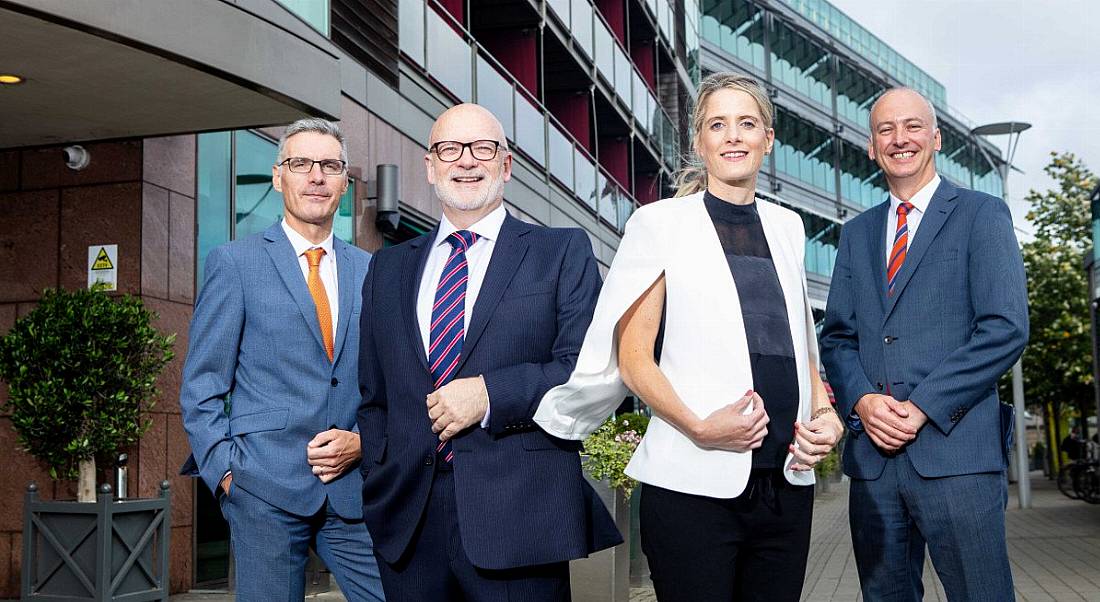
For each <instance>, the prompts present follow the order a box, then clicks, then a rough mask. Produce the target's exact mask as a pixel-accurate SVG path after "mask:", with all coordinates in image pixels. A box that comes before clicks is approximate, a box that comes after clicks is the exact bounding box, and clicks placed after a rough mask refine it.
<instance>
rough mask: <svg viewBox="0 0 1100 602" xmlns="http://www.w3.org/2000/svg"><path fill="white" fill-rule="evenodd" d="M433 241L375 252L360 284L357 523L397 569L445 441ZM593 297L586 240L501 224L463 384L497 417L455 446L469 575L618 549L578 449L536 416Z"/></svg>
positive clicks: (466, 352)
mask: <svg viewBox="0 0 1100 602" xmlns="http://www.w3.org/2000/svg"><path fill="white" fill-rule="evenodd" d="M435 236H436V232H435V231H434V230H433V231H432V232H429V233H427V234H425V235H423V236H421V237H419V238H416V239H414V240H411V241H408V242H406V243H404V244H401V245H398V246H395V247H391V248H387V249H383V250H381V251H379V252H378V254H377V255H376V256H375V258H374V260H373V262H372V264H371V265H372V267H371V270H370V272H369V275H368V277H367V280H366V283H365V284H364V286H363V299H364V301H363V307H364V311H363V314H362V327H361V330H362V337H361V339H360V345H361V346H360V356H359V364H360V368H359V379H360V389H361V393H362V399H363V402H362V405H361V406H360V409H359V428H360V433H361V435H362V437H363V458H364V461H363V464H362V467H361V469H362V472H363V475H364V483H363V516H364V519H365V520H366V522H367V527H368V529H369V530H370V532H371V536H372V537H373V538H374V542H375V551H376V552H377V553H378V554H380V555H381V556H382V558H384V559H385V560H387V561H389V562H391V563H396V562H398V561H399V560H400V559H401V558H403V557H404V555H405V554H406V553H415V550H407V548H409V542H410V541H411V539H412V537H413V533H414V531H415V530H416V527H417V525H418V524H419V522H420V519H421V516H422V515H423V513H424V509H425V505H426V503H427V499H428V493H429V491H430V489H431V486H432V479H433V475H434V471H435V466H434V462H435V450H436V446H437V444H438V441H439V440H438V436H437V435H436V434H434V433H432V431H431V421H430V420H429V419H428V410H427V405H426V403H425V397H426V396H427V395H428V394H429V393H431V392H432V391H433V390H434V388H433V386H432V378H431V373H430V371H429V369H428V362H427V357H426V355H425V353H424V345H423V342H422V339H421V336H420V329H419V326H418V325H417V318H416V300H417V294H418V290H419V287H420V280H421V276H422V274H423V271H424V265H425V262H426V260H427V257H428V252H429V250H430V246H431V243H432V241H434V240H435ZM599 288H600V277H599V273H598V271H597V268H596V262H595V259H594V257H593V256H592V245H591V243H590V242H589V240H588V237H587V235H585V233H584V232H583V231H581V230H575V229H574V230H563V229H550V228H544V227H541V226H535V225H531V224H527V223H524V222H521V221H519V220H517V219H515V218H513V217H511V216H508V217H507V218H505V221H504V224H503V226H502V227H501V229H500V236H499V238H498V239H497V241H496V244H495V246H494V248H493V255H492V258H491V259H490V261H489V267H488V271H487V273H486V275H485V280H484V282H483V283H482V286H481V290H480V292H479V294H478V297H477V302H476V305H475V306H474V307H473V314H472V315H471V318H470V327H469V331H468V332H467V333H466V338H465V341H464V343H463V346H462V356H461V358H460V360H459V365H458V371H457V373H456V376H455V378H466V377H473V376H477V375H479V374H480V375H482V376H483V377H484V379H485V385H486V388H487V389H488V392H489V403H490V408H491V409H490V419H489V424H488V428H481V426H480V425H474V426H472V427H470V428H468V429H466V430H464V431H462V432H461V433H459V434H458V435H457V436H456V437H455V438H454V439H453V443H452V448H453V450H454V453H455V457H454V483H455V496H456V501H457V507H458V517H457V520H458V524H459V529H460V532H461V534H462V541H463V544H464V546H465V551H466V555H467V557H468V558H469V559H470V561H471V562H472V563H473V564H474V565H475V566H478V567H481V568H486V569H506V568H514V567H519V566H529V565H537V564H546V563H552V562H560V561H565V560H570V559H574V558H580V557H583V556H586V555H588V554H589V553H591V552H594V551H597V550H600V549H603V548H607V547H610V546H613V545H615V544H618V543H620V542H621V541H622V538H621V537H620V536H619V533H618V531H617V530H616V528H615V525H614V522H613V521H612V520H611V517H610V515H608V513H607V510H606V508H604V506H603V504H602V503H601V502H600V500H599V498H598V497H596V495H595V493H594V492H593V491H592V488H591V487H589V485H588V484H587V483H586V482H585V480H584V478H583V475H582V474H581V466H580V459H579V455H578V453H577V452H578V450H579V447H580V446H579V443H577V442H574V441H564V440H561V439H556V438H554V437H551V436H549V435H547V434H545V433H544V432H543V431H541V430H539V429H538V428H537V427H536V426H535V424H534V422H533V421H532V420H531V418H532V416H534V413H535V410H536V409H537V408H538V404H539V400H541V399H542V396H543V394H544V393H546V391H547V390H548V389H550V388H551V387H553V386H555V385H558V384H561V383H563V382H565V381H566V380H567V379H568V378H569V375H570V374H571V373H572V371H573V366H574V364H575V363H576V359H577V353H578V352H579V350H580V346H581V341H582V340H583V339H584V333H585V330H586V329H587V328H588V323H589V322H590V321H591V319H592V312H593V309H594V307H595V303H596V297H597V295H598V293H599ZM469 310H470V308H467V311H469ZM424 528H425V529H431V528H434V526H433V525H425V526H424Z"/></svg>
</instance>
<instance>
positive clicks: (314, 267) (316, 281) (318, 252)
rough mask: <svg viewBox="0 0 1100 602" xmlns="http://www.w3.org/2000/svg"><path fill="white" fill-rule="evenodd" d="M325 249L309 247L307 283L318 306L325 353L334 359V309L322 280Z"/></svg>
mask: <svg viewBox="0 0 1100 602" xmlns="http://www.w3.org/2000/svg"><path fill="white" fill-rule="evenodd" d="M324 254H325V250H324V249H307V250H306V262H307V263H309V277H307V278H306V285H307V286H309V294H310V295H312V296H313V304H314V305H316V306H317V321H318V322H320V323H321V340H322V341H324V343H325V353H327V354H328V361H330V362H331V361H332V356H333V347H332V310H330V309H329V306H328V293H326V292H325V283H323V282H321V257H322V256H324Z"/></svg>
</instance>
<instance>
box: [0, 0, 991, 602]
mask: <svg viewBox="0 0 1100 602" xmlns="http://www.w3.org/2000/svg"><path fill="white" fill-rule="evenodd" d="M719 70H735V71H741V72H747V73H750V74H753V75H755V76H756V77H758V78H759V79H760V80H761V81H762V82H764V83H765V85H766V86H767V87H768V89H769V92H770V94H771V95H772V98H773V99H774V101H775V103H776V106H777V109H778V115H777V120H776V145H775V152H774V153H773V154H772V156H771V157H770V158H769V160H768V162H767V163H766V164H765V168H764V171H763V174H762V177H761V180H760V183H759V186H760V191H761V193H762V194H763V195H765V196H767V197H769V198H771V199H773V200H776V201H778V202H781V203H783V204H785V205H787V206H790V207H792V208H794V209H796V210H797V211H798V212H799V213H800V214H801V215H802V216H803V220H804V222H805V224H806V228H807V234H808V241H807V246H806V264H807V269H808V272H809V275H810V284H811V287H810V288H811V290H810V295H811V301H812V304H813V305H814V307H815V311H817V312H818V313H820V311H821V309H822V308H823V307H824V302H825V298H826V295H827V292H828V283H829V276H830V274H831V271H832V265H833V260H834V256H835V252H836V244H837V241H838V238H839V228H840V225H841V224H842V223H843V222H844V220H846V219H848V218H851V217H853V216H854V215H856V214H858V213H859V212H860V211H862V210H864V209H866V208H868V207H871V206H873V205H875V204H877V203H879V202H881V201H882V200H884V199H885V198H886V190H885V183H884V181H883V178H882V175H881V173H880V172H879V170H878V169H877V167H876V166H875V165H874V163H873V162H871V161H870V160H869V159H868V158H867V154H866V140H867V134H868V130H867V119H868V112H869V110H870V105H871V103H872V102H873V101H874V99H875V98H876V97H877V96H878V95H879V94H880V93H881V92H882V91H883V90H884V89H885V88H886V87H889V86H893V85H899V84H900V85H907V86H910V87H913V88H915V89H918V90H920V91H921V92H923V93H924V94H926V95H927V96H928V97H929V98H930V99H931V100H932V101H933V103H935V104H936V106H937V109H938V110H939V117H940V127H941V131H942V132H943V140H944V150H943V152H941V153H940V154H939V156H938V157H937V166H938V168H939V170H940V173H941V174H943V175H944V176H946V177H949V178H951V179H952V180H954V181H956V182H958V183H960V184H962V185H964V186H969V187H972V188H977V189H979V190H985V191H987V192H991V193H993V194H999V193H1000V180H999V178H998V176H997V170H995V169H993V167H992V166H990V165H988V164H987V163H985V161H984V159H983V158H982V154H981V153H980V152H979V151H978V150H977V146H976V145H977V144H978V143H979V142H978V141H976V140H975V139H974V137H973V136H971V135H970V134H969V131H970V127H969V124H968V123H967V122H966V121H965V119H963V118H961V117H959V116H958V115H956V114H954V113H953V112H952V111H951V110H950V109H949V107H948V106H947V103H946V93H945V91H944V89H943V86H942V85H940V84H939V83H938V82H936V81H935V80H934V79H933V78H931V77H930V76H928V75H927V74H925V73H924V72H922V71H921V70H920V69H918V68H917V67H915V66H913V65H912V64H911V63H909V62H908V61H907V60H905V58H904V57H901V56H899V55H898V54H897V53H896V52H895V51H893V50H892V49H890V48H889V47H888V46H887V45H885V44H883V43H882V42H881V41H879V40H878V39H877V38H875V36H874V35H872V34H870V33H869V32H867V31H866V30H865V29H863V28H862V27H860V26H859V25H858V24H856V23H854V22H853V21H852V20H850V19H849V18H848V17H846V16H845V15H843V14H842V13H840V12H839V11H837V10H836V9H835V8H834V7H832V6H831V5H829V4H828V3H827V2H825V1H824V0H190V1H189V2H186V3H184V2H177V1H175V0H104V1H102V2H98V3H77V2H70V1H68V0H0V74H2V73H13V74H17V75H20V76H22V77H23V78H24V81H23V82H22V83H20V84H17V85H12V86H4V85H0V262H2V264H3V265H4V266H7V269H6V270H4V271H3V273H2V274H0V333H2V332H5V331H6V330H7V329H8V328H10V327H11V325H12V324H13V323H14V321H15V320H16V319H18V318H19V317H20V316H23V315H25V314H26V313H27V312H29V311H31V310H32V309H33V308H34V305H35V302H36V300H37V299H38V298H39V297H40V296H41V293H42V290H43V289H45V288H50V287H59V286H60V287H65V288H76V287H81V286H85V284H86V271H87V267H88V266H87V265H86V255H87V247H88V246H91V245H100V244H117V245H118V263H119V265H118V270H119V278H118V279H119V289H120V290H121V291H123V292H126V293H130V294H135V295H140V296H141V297H142V298H143V300H144V301H145V303H146V305H148V306H149V307H150V308H151V309H153V310H154V311H156V312H157V313H158V314H159V316H160V318H159V327H160V328H162V329H163V330H165V331H167V332H175V333H177V334H178V338H177V342H176V359H175V360H174V362H173V363H172V365H171V366H170V367H169V369H167V370H166V371H165V374H164V375H163V377H162V378H161V381H160V385H159V386H160V390H161V398H160V400H159V403H158V404H157V405H156V407H155V408H154V409H153V410H152V413H151V418H152V424H153V426H152V429H151V430H150V431H149V433H148V434H146V435H145V437H144V438H143V439H142V441H141V443H140V444H139V445H138V446H137V448H136V449H134V450H132V453H131V464H130V466H131V469H130V473H129V491H130V492H131V494H136V495H139V496H152V495H155V493H156V491H157V486H158V484H159V483H160V481H161V480H164V479H168V480H169V481H170V482H171V484H172V492H173V493H172V508H173V512H172V542H171V543H172V554H171V581H172V589H173V591H182V590H187V589H190V588H192V587H195V586H196V585H197V586H200V587H208V586H214V587H218V586H221V585H223V584H224V583H225V580H226V576H227V574H228V543H227V533H226V529H225V525H224V523H223V522H222V521H221V517H220V515H219V513H218V509H217V506H216V505H215V503H214V502H213V498H212V496H211V495H210V493H209V491H206V490H205V489H204V487H205V486H204V485H202V483H201V482H199V481H192V480H191V479H188V478H184V477H180V476H178V475H177V471H178V468H179V466H180V465H181V464H182V463H183V461H184V459H185V458H186V457H187V455H188V454H189V449H188V444H187V438H186V434H185V433H184V431H183V427H182V423H181V420H180V411H179V404H178V391H179V384H180V372H181V367H182V362H183V357H184V355H185V351H186V348H187V329H188V323H189V320H190V317H191V312H192V307H193V304H194V299H195V298H196V296H197V292H198V289H199V288H200V287H201V283H202V273H203V262H204V259H205V257H206V255H207V253H208V252H209V251H210V249H212V248H213V247H215V246H217V245H219V244H222V243H225V242H227V241H229V240H233V239H236V238H240V237H243V236H246V235H248V234H251V233H254V232H258V231H260V230H262V229H263V228H265V227H266V226H267V225H268V224H270V223H271V222H273V221H274V220H275V219H277V218H278V217H279V216H280V215H281V213H282V199H281V198H280V195H279V194H277V193H276V192H274V191H273V190H272V188H271V178H270V166H271V164H272V163H273V158H274V156H275V152H276V142H277V140H278V136H279V135H280V133H281V128H282V126H283V125H285V124H287V123H289V122H291V121H293V120H294V119H297V118H299V117H302V116H306V115H316V116H322V117H327V118H330V119H338V120H339V121H340V123H341V126H342V128H343V130H344V132H345V134H346V135H347V136H348V139H349V140H348V141H349V147H350V148H349V150H350V153H349V155H350V173H351V177H352V185H351V186H350V187H349V190H348V193H347V194H346V195H345V198H344V202H343V204H342V205H341V207H340V209H339V212H338V214H337V220H336V235H337V236H339V237H341V238H343V239H344V240H346V241H349V242H352V243H354V244H357V245H359V246H361V247H363V248H365V249H368V250H371V251H374V250H377V249H378V248H380V247H382V246H383V245H386V244H393V243H396V242H400V241H402V240H405V239H408V238H410V237H412V236H416V235H418V234H420V233H423V232H425V231H427V230H429V229H430V228H432V227H433V226H434V224H435V223H436V221H437V220H438V219H439V216H440V212H439V209H438V204H437V202H435V201H434V199H433V195H432V191H431V189H430V187H429V186H428V184H427V182H426V179H425V174H424V172H423V156H424V153H425V145H426V141H427V138H428V132H429V129H430V127H431V124H432V122H433V121H434V119H435V117H436V116H437V115H438V114H439V113H440V112H442V111H443V110H444V109H445V108H447V107H448V106H450V105H452V104H454V103H456V102H462V101H471V102H477V103H480V104H482V105H485V106H486V107H488V108H489V109H490V110H492V111H493V112H494V113H495V114H496V115H497V116H498V117H500V119H501V121H502V123H503V125H504V129H505V133H506V135H507V137H508V140H509V144H510V146H511V148H512V149H513V151H514V153H515V163H514V169H513V180H512V183H510V184H509V185H508V186H506V189H505V195H506V202H507V204H508V206H509V209H510V210H511V211H512V212H513V214H515V215H517V216H518V217H520V218H521V219H525V220H529V221H533V222H537V223H541V224H545V225H548V226H562V227H580V228H583V229H584V230H585V231H587V232H588V234H589V237H590V239H591V241H592V244H593V249H594V251H595V253H596V256H597V259H598V260H599V262H600V263H601V264H602V265H603V266H605V267H606V266H607V265H609V264H610V261H611V258H612V257H613V255H614V252H615V248H616V246H617V244H618V240H619V237H620V235H621V232H622V228H623V226H624V224H625V223H626V220H627V219H628V218H629V216H630V215H631V213H632V212H633V211H634V209H635V208H636V207H637V206H639V205H640V204H644V203H648V202H652V201H654V200H657V199H658V198H661V197H662V196H665V195H666V194H667V192H668V191H669V188H670V185H671V179H672V175H673V173H674V171H675V170H676V169H677V167H678V166H679V164H680V160H681V156H682V153H684V152H686V151H687V150H688V146H687V145H688V135H689V133H688V121H689V114H690V99H691V97H692V95H693V92H694V87H695V85H696V84H697V83H698V81H699V78H700V77H701V76H702V75H703V74H705V73H707V72H711V71H719ZM74 144H79V145H81V146H82V147H83V148H84V149H85V150H86V151H87V152H88V155H89V157H90V162H89V163H88V164H87V166H86V167H84V168H81V169H73V168H70V167H68V166H67V165H66V154H65V152H64V149H65V148H66V147H69V146H71V145H74ZM993 154H997V155H999V153H993ZM382 164H392V165H396V166H398V174H399V175H398V178H399V185H398V191H399V200H400V203H399V211H400V216H401V220H400V222H399V224H398V225H397V226H396V227H394V226H393V224H392V222H383V224H382V226H381V227H380V226H379V223H378V221H377V218H378V217H379V216H378V214H377V213H378V212H377V205H376V202H377V199H376V197H377V192H376V190H377V188H378V186H377V181H376V177H375V173H376V167H377V166H378V165H382ZM4 395H6V389H5V388H3V387H2V385H0V401H2V400H3V396H4ZM0 450H3V454H4V456H3V457H4V461H3V462H0V471H2V472H0V475H2V478H0V598H4V597H15V596H18V584H19V575H20V570H21V566H22V563H21V550H22V539H21V538H22V535H21V530H22V499H23V497H22V492H23V490H24V488H25V486H26V484H27V483H28V482H29V481H31V480H34V481H37V482H38V483H39V484H40V485H44V484H47V483H50V480H49V478H48V477H47V475H46V474H45V472H44V471H43V470H42V468H41V467H40V466H39V465H38V464H36V462H35V461H34V460H33V459H32V458H30V457H29V456H27V455H26V454H24V453H23V452H21V451H20V450H18V449H17V447H16V444H15V435H14V433H13V431H12V429H11V426H10V420H9V419H8V418H6V417H5V416H3V415H0ZM43 494H44V497H57V498H65V497H73V487H72V484H71V483H52V484H50V485H48V486H45V487H43Z"/></svg>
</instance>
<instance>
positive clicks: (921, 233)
mask: <svg viewBox="0 0 1100 602" xmlns="http://www.w3.org/2000/svg"><path fill="white" fill-rule="evenodd" d="M957 196H958V192H957V190H956V189H955V187H954V186H953V185H952V184H950V183H948V181H947V180H943V181H942V182H940V185H939V187H938V188H936V192H935V194H933V195H932V201H931V202H929V203H928V211H927V212H926V213H925V214H924V215H923V216H921V220H920V227H918V228H917V233H916V234H914V235H913V242H912V244H910V245H909V250H907V251H906V252H905V262H904V263H902V264H901V270H900V271H898V279H897V282H895V283H894V294H893V295H891V296H890V298H889V301H888V303H887V306H886V313H885V315H884V316H883V319H886V318H889V317H890V312H892V311H893V310H894V306H896V305H897V303H898V298H899V297H901V295H902V294H903V293H904V292H905V285H906V284H909V280H910V279H911V278H912V277H913V272H915V271H916V269H917V267H918V266H919V265H920V261H921V258H923V257H924V253H925V252H926V251H928V248H929V247H930V246H932V240H934V239H935V238H936V235H937V234H939V233H940V229H941V228H943V225H944V224H945V223H947V218H948V217H949V216H950V215H951V212H952V211H954V210H955V207H956V205H957V204H956V202H955V199H956V197H957ZM884 290H885V289H884Z"/></svg>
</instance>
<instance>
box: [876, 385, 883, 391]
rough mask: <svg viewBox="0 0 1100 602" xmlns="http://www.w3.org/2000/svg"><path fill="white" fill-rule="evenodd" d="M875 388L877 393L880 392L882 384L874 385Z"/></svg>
mask: <svg viewBox="0 0 1100 602" xmlns="http://www.w3.org/2000/svg"><path fill="white" fill-rule="evenodd" d="M875 388H876V389H878V390H879V391H881V390H882V383H875Z"/></svg>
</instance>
